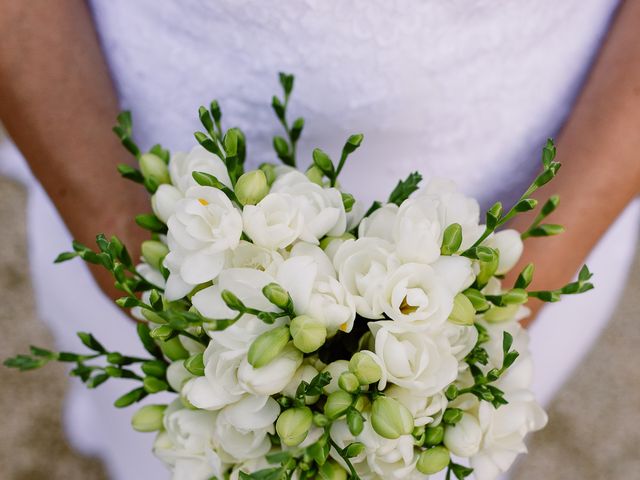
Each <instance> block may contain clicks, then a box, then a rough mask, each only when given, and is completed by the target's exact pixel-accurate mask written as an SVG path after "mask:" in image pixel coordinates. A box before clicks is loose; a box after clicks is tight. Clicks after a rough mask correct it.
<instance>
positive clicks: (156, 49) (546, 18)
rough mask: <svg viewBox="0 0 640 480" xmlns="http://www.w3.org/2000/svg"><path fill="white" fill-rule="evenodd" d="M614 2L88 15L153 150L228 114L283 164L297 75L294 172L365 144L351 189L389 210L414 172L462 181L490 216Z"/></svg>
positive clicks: (333, 3)
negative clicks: (300, 126) (205, 111)
mask: <svg viewBox="0 0 640 480" xmlns="http://www.w3.org/2000/svg"><path fill="white" fill-rule="evenodd" d="M616 3H617V2H616V1H615V0H591V1H589V2H583V1H580V0H565V1H563V2H556V1H554V0H540V1H536V2H525V1H513V2H501V1H492V0H450V1H447V2H442V1H440V0H421V1H420V0H407V1H399V0H397V1H390V0H352V1H345V0H342V1H339V0H307V1H295V2H293V1H282V0H221V1H215V2H213V1H208V2H203V1H197V0H184V1H163V2H157V1H154V0H137V1H136V2H131V1H127V0H110V1H99V0H94V2H93V9H94V14H95V17H96V23H97V26H98V31H99V34H100V36H101V39H102V42H103V45H104V49H105V51H106V54H107V57H108V61H109V63H110V67H111V69H112V73H113V76H114V79H115V81H116V84H117V87H118V90H119V93H120V95H121V99H122V103H123V106H124V107H126V108H129V109H131V110H132V112H133V115H134V127H135V133H136V135H137V137H138V139H139V141H140V143H141V144H142V145H143V146H145V147H148V146H150V145H152V144H153V143H156V142H162V143H163V144H164V145H165V146H167V147H169V148H170V149H187V148H189V147H190V146H191V145H192V143H193V136H192V134H193V132H194V131H195V130H197V129H200V126H199V122H198V119H197V109H198V106H199V105H201V104H208V102H209V101H210V100H211V99H212V98H214V97H215V98H217V99H219V100H220V102H221V104H222V107H223V114H224V119H223V120H224V123H225V124H226V125H227V126H232V125H237V126H239V127H241V128H242V129H243V130H244V131H245V132H246V133H247V136H248V143H249V162H250V163H251V164H253V165H257V164H258V163H260V162H263V161H275V160H276V157H275V154H274V153H273V151H272V147H271V138H272V136H273V135H274V134H276V133H280V130H279V128H280V127H279V125H278V123H277V121H276V119H275V117H274V115H273V113H272V111H271V108H270V98H271V95H272V94H273V93H275V92H277V91H278V90H279V88H278V85H277V72H278V71H279V70H284V71H288V72H291V73H294V74H296V88H295V92H294V98H293V100H292V104H291V114H293V115H301V116H304V117H305V119H306V121H307V124H306V129H305V132H304V133H303V137H302V141H301V156H300V157H301V159H302V161H301V163H302V164H305V163H308V162H309V161H310V154H309V153H310V151H311V149H312V148H314V147H316V146H319V147H321V148H323V149H325V150H326V151H327V152H329V153H330V154H333V155H335V156H337V155H338V152H339V150H340V148H341V146H342V143H343V142H344V140H345V139H346V137H347V136H348V135H349V134H350V133H355V132H362V133H364V134H365V142H364V144H363V147H362V148H361V149H360V150H359V152H358V153H357V154H356V155H355V156H354V157H353V158H352V159H351V160H350V163H349V165H348V166H347V168H346V169H345V173H344V177H343V179H342V184H343V185H344V186H345V189H346V190H347V191H350V192H352V193H354V194H356V195H357V196H358V197H363V198H365V199H367V200H371V199H374V198H385V197H386V195H387V193H388V192H389V191H390V190H391V189H392V188H393V186H394V184H395V182H396V181H397V180H398V179H399V178H400V177H401V176H405V175H406V174H407V173H409V172H410V171H412V170H415V169H419V170H420V171H422V172H423V173H425V174H426V175H430V176H446V177H450V178H454V179H456V180H457V181H458V183H459V184H460V185H461V187H462V188H463V189H464V190H465V191H466V192H468V193H469V194H473V195H476V196H478V197H479V198H480V199H481V200H482V202H483V203H484V204H485V205H486V204H487V203H488V202H490V201H493V200H495V199H497V198H500V199H506V200H509V199H511V198H512V193H513V192H514V191H518V190H520V189H521V188H522V186H523V185H524V184H525V183H526V182H528V181H529V179H530V177H531V176H532V175H533V173H534V171H535V170H536V169H537V168H538V166H539V164H538V151H539V149H540V147H541V146H542V144H543V143H544V140H545V139H546V137H548V136H551V135H554V134H555V133H556V132H557V130H558V129H559V127H560V126H561V124H562V122H563V119H564V118H565V117H566V115H567V113H568V111H569V109H570V106H571V103H572V101H573V99H574V97H575V95H576V93H577V92H578V90H579V87H580V85H581V82H582V81H583V79H584V76H585V74H586V72H587V70H588V68H589V65H590V61H591V60H592V58H593V56H594V53H595V52H596V50H597V47H598V46H599V43H600V41H601V38H602V36H603V34H604V32H605V31H606V28H607V25H608V21H609V19H610V17H611V14H612V12H613V10H614V8H615V5H616Z"/></svg>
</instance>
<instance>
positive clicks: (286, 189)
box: [271, 171, 347, 244]
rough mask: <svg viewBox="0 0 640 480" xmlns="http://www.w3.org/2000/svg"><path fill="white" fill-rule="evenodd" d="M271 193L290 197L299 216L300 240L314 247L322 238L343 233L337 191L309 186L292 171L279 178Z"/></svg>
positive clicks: (344, 223)
mask: <svg viewBox="0 0 640 480" xmlns="http://www.w3.org/2000/svg"><path fill="white" fill-rule="evenodd" d="M271 191H272V192H274V193H285V194H289V195H290V196H291V199H292V201H293V202H294V204H295V205H296V206H297V207H298V209H299V210H300V212H301V213H302V216H303V217H304V229H303V231H302V233H301V235H300V238H301V239H302V240H304V241H306V242H311V243H316V244H317V243H318V241H319V240H320V239H321V238H322V237H324V236H325V235H330V236H334V237H335V236H340V235H342V234H343V233H344V232H345V230H346V227H347V216H346V212H345V210H344V205H343V203H342V195H341V194H340V192H339V191H338V189H336V188H323V187H321V186H320V185H317V184H315V183H313V182H311V181H310V180H309V179H308V178H307V176H306V175H304V174H303V173H301V172H298V171H293V172H289V173H285V174H284V175H282V176H281V177H278V178H277V179H276V181H275V182H274V183H273V185H272V186H271Z"/></svg>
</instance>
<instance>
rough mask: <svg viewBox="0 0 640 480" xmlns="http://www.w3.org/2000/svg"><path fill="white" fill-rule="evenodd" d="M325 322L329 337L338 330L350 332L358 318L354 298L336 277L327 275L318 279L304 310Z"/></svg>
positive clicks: (305, 312)
mask: <svg viewBox="0 0 640 480" xmlns="http://www.w3.org/2000/svg"><path fill="white" fill-rule="evenodd" d="M302 313H304V314H306V315H309V316H310V317H312V318H315V319H317V320H320V321H321V322H323V323H324V326H325V327H326V329H327V335H328V336H329V337H331V336H333V335H335V334H336V332H337V331H338V330H340V331H343V332H350V331H351V329H352V328H353V322H354V320H355V318H356V307H355V303H354V301H353V298H352V297H351V295H350V294H349V292H347V291H346V290H345V288H344V287H343V286H342V284H341V283H340V282H338V281H337V280H336V279H335V278H332V277H328V276H325V277H324V278H321V279H320V280H317V281H316V282H315V284H314V286H313V291H312V293H311V297H310V299H309V305H308V307H307V308H306V310H305V311H304V312H302Z"/></svg>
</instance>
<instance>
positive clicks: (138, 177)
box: [117, 163, 144, 183]
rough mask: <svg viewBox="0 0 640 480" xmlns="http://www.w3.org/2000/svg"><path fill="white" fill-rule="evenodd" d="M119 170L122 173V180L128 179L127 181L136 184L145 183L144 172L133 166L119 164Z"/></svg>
mask: <svg viewBox="0 0 640 480" xmlns="http://www.w3.org/2000/svg"><path fill="white" fill-rule="evenodd" d="M117 168H118V173H120V175H121V176H122V178H126V179H127V180H131V181H132V182H135V183H143V182H144V176H143V175H142V172H141V171H140V170H138V169H136V168H133V167H132V166H130V165H127V164H126V163H120V164H118V167H117Z"/></svg>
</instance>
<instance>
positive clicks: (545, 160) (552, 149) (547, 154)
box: [542, 138, 556, 168]
mask: <svg viewBox="0 0 640 480" xmlns="http://www.w3.org/2000/svg"><path fill="white" fill-rule="evenodd" d="M555 158H556V146H555V145H554V143H553V140H552V139H551V138H549V139H547V143H546V145H545V146H544V148H543V149H542V165H543V166H544V167H545V168H547V167H549V166H550V165H551V162H552V161H553V160H554V159H555Z"/></svg>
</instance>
